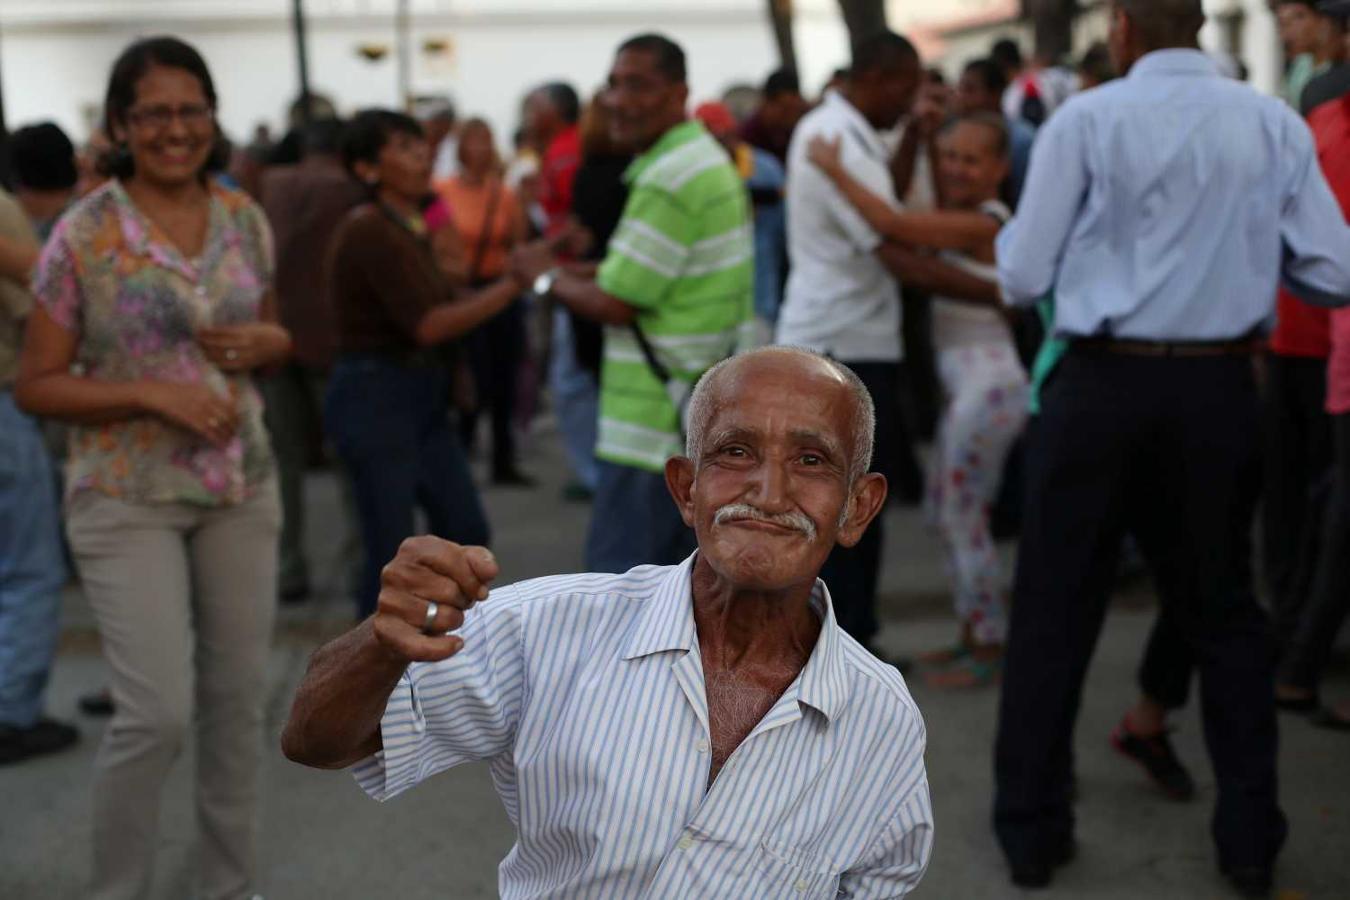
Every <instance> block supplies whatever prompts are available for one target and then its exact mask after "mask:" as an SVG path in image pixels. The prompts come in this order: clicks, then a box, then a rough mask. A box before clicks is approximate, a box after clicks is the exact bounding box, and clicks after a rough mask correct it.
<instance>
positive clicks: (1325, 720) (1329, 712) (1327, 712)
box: [1311, 707, 1350, 731]
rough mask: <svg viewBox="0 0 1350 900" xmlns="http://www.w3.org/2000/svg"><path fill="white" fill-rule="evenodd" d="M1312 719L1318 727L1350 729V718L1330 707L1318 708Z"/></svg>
mask: <svg viewBox="0 0 1350 900" xmlns="http://www.w3.org/2000/svg"><path fill="white" fill-rule="evenodd" d="M1311 721H1312V723H1313V724H1314V725H1316V726H1317V727H1318V728H1329V729H1331V730H1332V731H1350V719H1347V718H1346V717H1345V716H1344V715H1342V714H1341V713H1340V712H1338V711H1337V710H1334V709H1331V708H1329V707H1322V708H1321V709H1319V710H1317V712H1316V713H1314V714H1313V716H1312V719H1311Z"/></svg>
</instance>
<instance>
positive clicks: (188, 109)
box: [127, 103, 216, 131]
mask: <svg viewBox="0 0 1350 900" xmlns="http://www.w3.org/2000/svg"><path fill="white" fill-rule="evenodd" d="M215 114H216V111H215V109H214V108H213V107H211V106H210V105H208V104H205V103H184V104H183V105H182V106H179V107H178V108H177V109H175V108H174V107H172V106H145V107H141V108H140V109H129V110H127V121H128V122H130V123H131V124H132V125H135V126H136V127H137V128H144V129H147V130H150V131H163V130H164V129H165V128H168V127H169V126H170V125H172V124H173V120H174V119H178V121H180V122H182V123H183V125H184V126H185V127H187V128H202V127H203V126H206V125H209V124H210V123H211V121H212V119H213V118H214V117H215Z"/></svg>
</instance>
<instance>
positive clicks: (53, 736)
mask: <svg viewBox="0 0 1350 900" xmlns="http://www.w3.org/2000/svg"><path fill="white" fill-rule="evenodd" d="M79 739H80V733H79V732H78V731H76V730H75V729H74V728H72V727H71V726H69V725H66V724H65V723H63V722H55V721H53V720H51V719H38V720H37V723H36V724H34V725H32V726H31V727H29V728H15V727H14V726H13V725H0V765H9V764H10V763H16V762H21V761H22V760H25V759H30V758H31V757H34V756H45V755H47V754H48V753H56V752H57V751H60V750H64V749H66V748H67V747H69V746H71V745H73V744H74V743H75V742H76V741H78V740H79Z"/></svg>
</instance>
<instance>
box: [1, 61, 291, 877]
mask: <svg viewBox="0 0 1350 900" xmlns="http://www.w3.org/2000/svg"><path fill="white" fill-rule="evenodd" d="M215 107H216V94H215V88H214V86H213V84H212V81H211V74H210V72H208V71H207V68H206V63H205V62H204V61H203V60H202V58H201V56H200V55H199V54H198V53H197V51H196V50H194V49H193V48H192V47H190V46H188V45H187V44H185V43H183V42H182V41H179V40H177V39H175V38H170V37H160V38H150V39H147V40H143V41H138V42H137V43H135V44H133V45H132V46H131V47H129V48H127V50H126V51H125V52H124V53H123V54H122V56H121V57H120V58H119V59H118V60H117V62H116V64H115V65H114V66H113V71H112V76H111V78H110V81H109V85H108V93H107V100H106V105H105V116H106V120H105V128H106V131H107V134H108V135H109V136H110V137H111V139H112V141H113V145H114V149H113V152H112V153H110V154H108V155H107V157H106V158H105V159H104V161H103V167H104V170H105V171H106V173H107V174H108V175H109V176H110V181H109V182H108V183H107V184H105V185H104V186H103V187H100V188H98V189H97V190H95V191H93V192H92V193H91V194H89V196H87V197H85V198H84V199H83V200H81V201H80V202H79V203H78V204H77V205H76V206H75V207H73V208H72V209H71V210H70V212H68V213H67V214H66V215H65V216H64V217H63V218H62V219H61V221H60V222H59V223H58V224H57V226H56V228H55V230H54V231H53V233H52V236H51V239H50V240H49V242H48V243H47V246H46V248H45V250H44V252H43V254H42V257H41V260H40V261H39V263H38V267H37V274H36V276H35V279H34V293H35V295H36V297H37V300H38V305H37V309H36V310H35V311H34V313H33V315H32V316H31V318H30V319H29V323H28V329H27V335H26V344H25V346H24V351H23V359H22V362H21V367H20V373H19V381H18V384H17V386H16V391H15V395H16V398H17V399H18V402H19V404H20V405H21V406H23V407H24V408H25V409H27V410H28V411H30V412H31V413H33V414H35V415H39V416H45V417H50V418H55V419H64V420H66V421H69V422H71V423H73V425H74V427H73V429H72V433H71V445H70V461H69V470H68V473H67V485H68V496H67V507H66V527H67V532H68V534H69V537H70V547H71V551H72V553H73V555H74V559H75V563H76V565H77V567H78V568H79V572H80V578H81V581H82V582H83V586H84V590H85V593H86V595H87V596H88V599H89V604H90V606H91V607H92V608H93V610H94V614H95V616H96V618H97V619H98V624H99V629H100V631H101V633H102V638H103V651H104V655H105V657H106V658H107V661H108V665H109V668H110V670H111V673H112V675H111V681H112V696H113V703H114V707H115V713H114V718H113V720H112V723H111V726H110V727H109V728H108V730H107V732H106V733H105V736H104V741H103V746H102V748H101V749H100V751H99V756H98V762H97V766H96V771H95V776H94V814H93V833H94V867H93V886H92V891H91V896H94V897H141V896H145V895H146V893H147V892H148V890H149V887H150V883H151V875H152V868H153V863H154V855H155V847H156V845H157V843H158V835H157V831H158V827H157V826H158V818H159V799H158V798H159V795H160V792H161V788H162V787H163V785H164V781H165V779H166V778H167V777H168V774H169V771H170V769H171V768H172V765H173V762H174V760H175V758H176V757H177V755H178V753H179V752H180V751H181V749H182V747H183V745H184V743H185V738H186V736H187V732H188V729H189V727H190V726H192V727H195V730H196V737H197V741H196V746H197V756H198V759H197V769H196V779H197V796H198V798H199V799H198V805H197V809H198V818H199V824H200V831H201V834H202V835H203V847H202V849H201V853H200V865H199V866H198V867H197V871H198V873H199V878H200V880H201V882H202V883H201V885H200V887H201V891H200V892H201V893H202V895H204V896H210V897H237V896H245V895H247V894H249V893H251V892H252V889H253V888H254V886H255V882H256V854H255V852H254V836H255V828H254V823H253V819H254V814H255V811H256V808H257V780H258V770H259V763H260V760H261V751H262V741H261V737H262V735H261V733H260V732H261V727H262V704H263V701H264V698H265V696H266V690H265V688H266V671H267V659H268V644H269V641H270V638H271V632H272V621H273V615H274V609H275V602H276V572H277V535H278V531H279V529H280V515H281V514H280V507H279V502H278V499H277V488H276V485H275V482H274V479H273V475H272V470H273V460H272V452H271V449H270V447H269V444H268V439H267V434H266V431H265V429H264V426H263V415H262V413H263V408H262V400H261V398H260V397H259V394H258V391H257V389H256V388H255V387H254V383H253V374H254V372H255V371H257V370H258V369H261V368H265V367H268V366H272V365H275V364H276V363H278V362H279V361H281V360H282V359H283V358H284V357H285V356H286V355H287V354H288V353H289V351H290V337H289V335H288V334H287V333H286V331H285V330H284V329H282V328H281V327H280V326H279V325H277V324H276V316H275V311H274V305H275V304H274V299H273V294H272V287H271V282H272V249H271V247H272V239H271V235H270V234H269V232H268V227H267V220H266V218H265V217H264V215H263V213H262V211H261V210H260V209H259V208H258V207H257V206H256V205H255V204H254V203H253V201H252V200H250V199H249V198H248V197H247V196H245V195H244V194H242V193H240V192H238V191H234V190H231V189H229V188H227V187H224V186H222V185H221V184H219V183H218V182H217V181H216V179H214V178H211V177H210V174H211V173H212V172H214V171H216V170H218V169H219V168H220V167H221V164H222V163H223V162H224V160H225V150H226V148H225V143H224V141H223V140H222V138H221V135H220V129H219V127H218V126H217V125H216V120H215Z"/></svg>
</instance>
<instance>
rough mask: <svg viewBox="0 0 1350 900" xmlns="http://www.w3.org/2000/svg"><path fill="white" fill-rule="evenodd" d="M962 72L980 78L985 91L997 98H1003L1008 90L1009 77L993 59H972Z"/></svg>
mask: <svg viewBox="0 0 1350 900" xmlns="http://www.w3.org/2000/svg"><path fill="white" fill-rule="evenodd" d="M961 71H962V73H964V74H970V75H974V76H976V77H977V78H979V79H980V83H981V84H983V85H984V89H985V90H986V91H988V92H989V93H991V94H993V95H994V96H996V97H1002V96H1003V92H1004V91H1006V90H1007V89H1008V76H1007V75H1006V74H1005V73H1004V71H1003V67H1002V66H1000V65H999V64H998V63H997V62H995V61H994V60H993V59H992V58H985V59H972V60H971V61H970V62H968V63H966V67H965V68H964V69H962V70H961Z"/></svg>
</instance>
